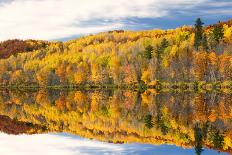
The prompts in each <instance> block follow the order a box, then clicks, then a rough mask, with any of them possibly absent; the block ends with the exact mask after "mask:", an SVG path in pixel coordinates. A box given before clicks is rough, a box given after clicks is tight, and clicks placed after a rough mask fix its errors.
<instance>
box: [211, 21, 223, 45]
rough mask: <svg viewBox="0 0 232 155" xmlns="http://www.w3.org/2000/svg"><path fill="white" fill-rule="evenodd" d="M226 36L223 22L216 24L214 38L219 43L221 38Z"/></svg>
mask: <svg viewBox="0 0 232 155" xmlns="http://www.w3.org/2000/svg"><path fill="white" fill-rule="evenodd" d="M223 37H224V29H223V26H222V25H221V24H218V25H216V26H214V29H213V38H214V40H215V41H216V42H217V44H218V43H219V42H220V40H221V39H223Z"/></svg>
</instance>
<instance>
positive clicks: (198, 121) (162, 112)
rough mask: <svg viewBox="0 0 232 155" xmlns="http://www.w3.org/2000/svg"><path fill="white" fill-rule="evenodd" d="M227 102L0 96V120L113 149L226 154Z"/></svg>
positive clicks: (126, 94)
mask: <svg viewBox="0 0 232 155" xmlns="http://www.w3.org/2000/svg"><path fill="white" fill-rule="evenodd" d="M231 100H232V95H231V94H229V93H215V92H214V93H210V92H206V93H177V92H160V93H157V92H155V91H152V90H147V91H145V92H143V93H142V94H141V93H140V92H136V91H129V90H110V91H108V90H107V91H98V90H90V91H68V90H66V91H61V90H39V91H7V90H4V91H3V90H2V91H1V92H0V115H3V116H7V117H9V118H11V119H12V120H13V118H17V120H14V121H20V122H26V123H29V124H33V125H36V126H42V127H45V128H46V130H47V131H49V132H68V133H72V134H76V135H79V136H82V137H87V138H91V139H98V140H101V141H110V142H114V143H117V142H141V143H151V144H163V143H169V144H175V145H178V146H182V147H195V152H196V154H197V155H200V154H201V153H202V151H203V148H204V147H209V148H214V149H217V150H218V151H227V152H231V150H232V143H231V139H232V134H231V129H232V124H231V123H230V122H231V120H232V115H231V111H232V105H231ZM14 121H13V122H14ZM28 132H29V131H28V130H25V133H28ZM37 132H39V131H37ZM40 132H41V131H40ZM43 132H45V130H43Z"/></svg>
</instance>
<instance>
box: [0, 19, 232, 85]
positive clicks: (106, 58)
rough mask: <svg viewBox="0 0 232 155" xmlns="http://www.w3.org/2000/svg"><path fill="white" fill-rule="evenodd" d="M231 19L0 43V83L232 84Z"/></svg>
mask: <svg viewBox="0 0 232 155" xmlns="http://www.w3.org/2000/svg"><path fill="white" fill-rule="evenodd" d="M231 49H232V20H229V21H227V22H218V23H216V24H214V25H208V26H204V23H203V21H201V19H200V18H199V19H197V20H196V21H195V25H194V26H193V27H191V26H182V27H180V28H177V29H170V30H146V31H123V30H115V31H109V32H103V33H99V34H96V35H89V36H85V37H81V38H78V39H75V40H71V41H67V42H54V41H53V42H49V41H41V40H17V39H16V40H7V41H3V42H1V43H0V57H1V59H0V66H1V68H0V84H1V86H2V87H16V88H18V87H69V88H75V87H81V88H92V87H113V88H117V87H122V88H136V89H137V88H138V89H147V88H156V89H163V88H168V89H171V88H173V89H176V88H181V89H201V88H203V89H221V88H228V89H230V88H232V51H231Z"/></svg>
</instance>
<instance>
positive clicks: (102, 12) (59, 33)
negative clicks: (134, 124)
mask: <svg viewBox="0 0 232 155" xmlns="http://www.w3.org/2000/svg"><path fill="white" fill-rule="evenodd" d="M231 8H232V1H231V0H133V1H129V0H117V1H115V0H0V21H1V24H0V29H1V31H0V40H6V39H14V38H19V39H45V40H67V39H70V38H75V37H78V36H82V35H87V34H94V33H98V32H102V31H109V30H115V29H125V30H144V29H160V28H161V29H172V28H176V27H179V26H181V25H192V24H193V23H194V20H195V19H196V18H198V17H201V18H202V19H203V21H204V22H205V24H212V23H215V22H217V21H219V20H220V21H224V20H228V19H230V18H232V9H231Z"/></svg>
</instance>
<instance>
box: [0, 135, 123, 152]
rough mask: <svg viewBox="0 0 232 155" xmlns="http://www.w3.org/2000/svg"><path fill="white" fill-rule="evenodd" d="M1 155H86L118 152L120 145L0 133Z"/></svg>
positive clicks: (58, 137)
mask: <svg viewBox="0 0 232 155" xmlns="http://www.w3.org/2000/svg"><path fill="white" fill-rule="evenodd" d="M0 139H1V141H0V154H2V155H31V154H33V155H43V154H44V155H45V154H46V155H88V154H94V153H96V154H99V155H100V154H104V153H109V152H111V153H114V154H118V153H120V152H122V151H123V150H124V148H123V147H122V146H120V145H113V144H108V143H103V142H97V141H91V140H86V139H81V138H72V137H70V136H64V135H58V134H37V135H17V136H15V135H7V134H4V133H0Z"/></svg>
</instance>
